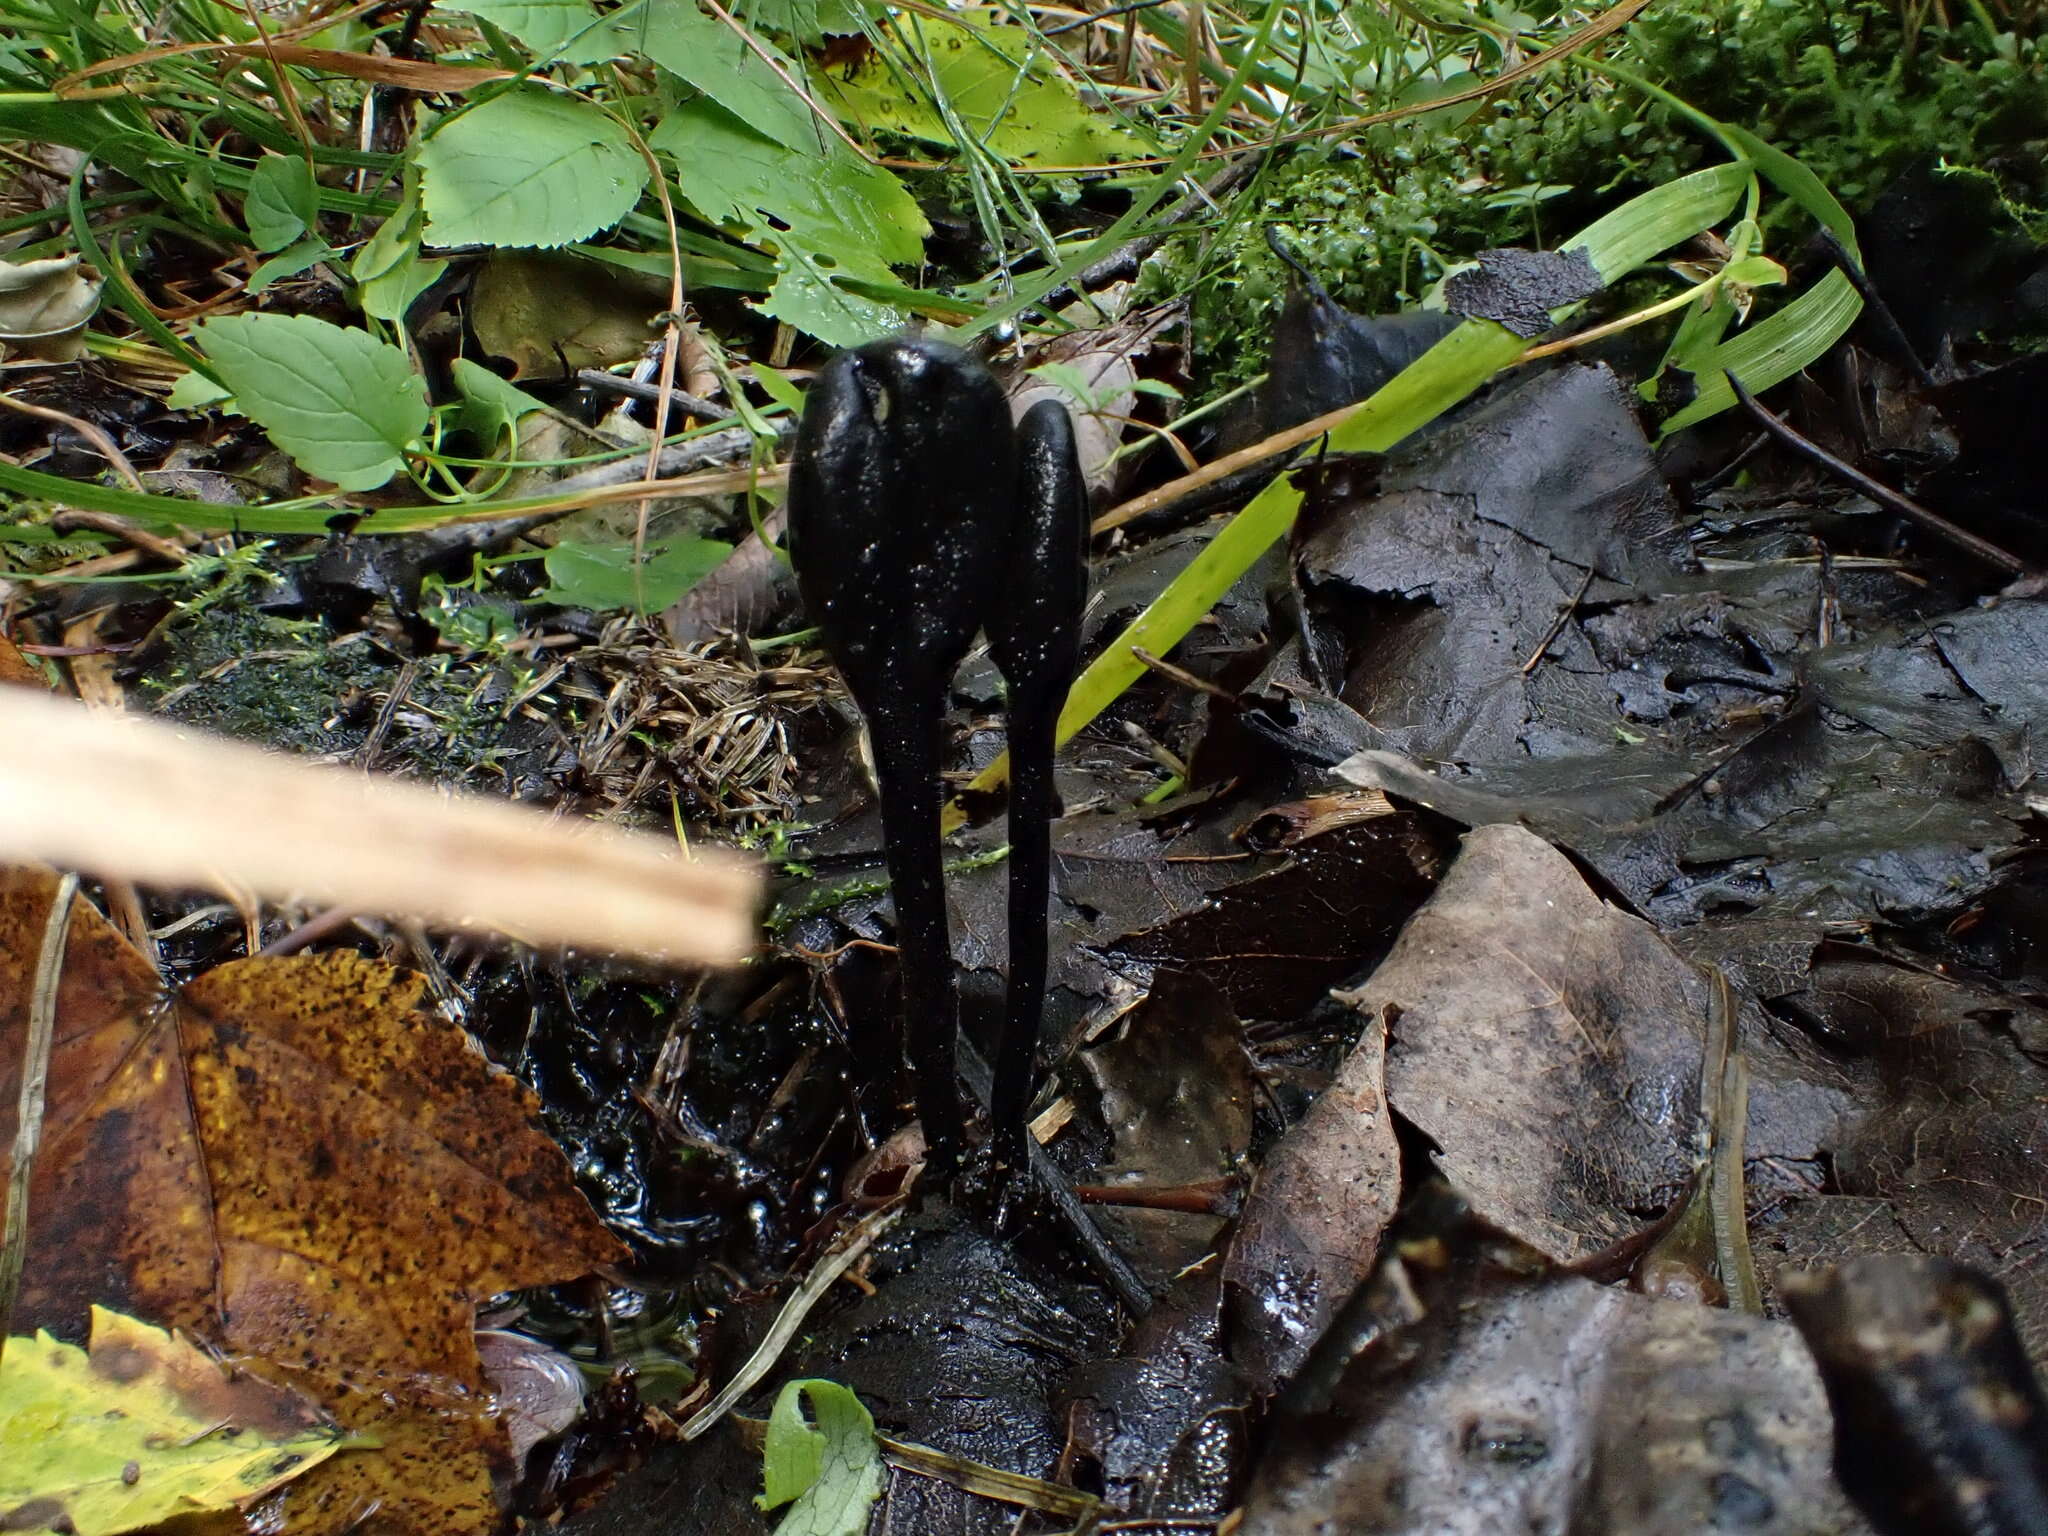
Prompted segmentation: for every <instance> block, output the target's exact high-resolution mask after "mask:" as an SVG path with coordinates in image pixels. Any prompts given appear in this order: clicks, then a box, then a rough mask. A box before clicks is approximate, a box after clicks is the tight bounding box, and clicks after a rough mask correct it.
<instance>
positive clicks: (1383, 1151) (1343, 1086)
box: [1223, 1016, 1401, 1394]
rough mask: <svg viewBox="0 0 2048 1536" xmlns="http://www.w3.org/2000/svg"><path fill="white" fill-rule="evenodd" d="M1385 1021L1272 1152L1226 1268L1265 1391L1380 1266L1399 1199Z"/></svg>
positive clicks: (1248, 1357)
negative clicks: (1385, 1237) (1388, 1094)
mask: <svg viewBox="0 0 2048 1536" xmlns="http://www.w3.org/2000/svg"><path fill="white" fill-rule="evenodd" d="M1386 1040H1387V1030H1386V1021H1385V1019H1384V1017H1382V1016H1373V1017H1368V1018H1367V1019H1366V1021H1365V1032H1364V1034H1363V1035H1362V1036H1361V1037H1360V1039H1359V1042H1358V1044H1357V1045H1356V1046H1354V1047H1353V1048H1352V1050H1351V1053H1350V1054H1349V1055H1348V1056H1346V1057H1345V1058H1344V1065H1343V1066H1342V1068H1340V1069H1339V1071H1338V1073H1337V1076H1336V1079H1335V1080H1334V1081H1333V1082H1332V1083H1331V1084H1330V1086H1329V1087H1327V1088H1325V1089H1324V1090H1323V1091H1322V1093H1321V1094H1320V1095H1318V1096H1317V1098H1316V1101H1315V1103H1314V1104H1312V1105H1311V1106H1310V1107H1309V1111H1308V1113H1307V1114H1306V1115H1305V1116H1303V1117H1302V1119H1301V1121H1300V1122H1299V1123H1298V1124H1296V1125H1295V1126H1294V1127H1293V1128H1292V1129H1291V1130H1289V1131H1288V1132H1287V1134H1286V1135H1285V1136H1283V1137H1281V1138H1280V1140H1279V1141H1278V1142H1276V1143H1274V1145H1273V1146H1272V1147H1271V1148H1270V1149H1269V1150H1268V1151H1267V1153H1266V1157H1265V1161H1264V1162H1262V1163H1261V1164H1260V1165H1259V1172H1258V1176H1257V1178H1256V1180H1255V1181H1254V1182H1253V1184H1252V1189H1251V1194H1250V1195H1249V1196H1248V1197H1247V1198H1246V1200H1245V1207H1244V1215H1243V1217H1242V1219H1241V1220H1240V1221H1239V1223H1238V1228H1237V1235H1236V1236H1235V1237H1234V1238H1233V1239H1232V1241H1231V1244H1230V1251H1229V1255H1228V1257H1227V1258H1226V1260H1225V1264H1224V1272H1223V1273H1224V1284H1225V1287H1226V1290H1225V1296H1226V1300H1227V1302H1228V1305H1229V1307H1230V1315H1231V1321H1232V1323H1233V1324H1234V1346H1235V1347H1234V1351H1233V1353H1234V1357H1235V1358H1236V1360H1237V1361H1238V1363H1239V1364H1240V1365H1241V1366H1242V1367H1243V1368H1244V1370H1245V1371H1246V1373H1247V1374H1248V1375H1249V1376H1250V1377H1251V1379H1252V1382H1253V1384H1254V1385H1256V1386H1257V1387H1258V1389H1259V1390H1260V1391H1261V1392H1265V1393H1269V1394H1270V1393H1272V1392H1275V1391H1277V1390H1279V1388H1280V1387H1281V1386H1282V1385H1284V1384H1285V1383H1286V1382H1287V1381H1288V1380H1289V1379H1290V1378H1292V1377H1293V1375H1294V1373H1295V1372H1296V1371H1297V1370H1299V1369H1300V1368H1301V1365H1302V1362H1303V1361H1304V1360H1306V1359H1307V1358H1308V1352H1309V1349H1310V1347H1311V1346H1312V1345H1313V1344H1314V1343H1315V1341H1316V1340H1317V1339H1318V1338H1319V1337H1321V1335H1322V1332H1323V1329H1324V1328H1325V1327H1326V1326H1327V1325H1328V1323H1329V1321H1330V1319H1331V1317H1332V1316H1334V1315H1335V1313H1336V1310H1337V1308H1338V1307H1340V1306H1342V1305H1343V1304H1344V1300H1345V1298H1346V1297H1347V1296H1349V1295H1350V1294H1351V1292H1352V1290H1353V1289H1354V1288H1356V1287H1357V1286H1358V1285H1359V1283H1360V1282H1362V1281H1363V1280H1364V1279H1365V1277H1366V1276H1367V1275H1369V1274H1371V1273H1372V1267H1373V1265H1374V1263H1376V1262H1377V1261H1378V1258H1379V1249H1380V1238H1381V1236H1382V1234H1384V1233H1385V1231H1386V1229H1387V1224H1388V1223H1389V1222H1390V1221H1392V1220H1393V1218H1394V1211H1395V1208H1396V1207H1397V1206H1398V1205H1399V1204H1400V1199H1401V1150H1400V1147H1399V1145H1398V1144H1397V1143H1396V1141H1395V1139H1394V1122H1393V1118H1392V1117H1391V1116H1390V1115H1389V1114H1388V1113H1387V1099H1386Z"/></svg>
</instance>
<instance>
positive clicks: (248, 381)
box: [198, 315, 427, 491]
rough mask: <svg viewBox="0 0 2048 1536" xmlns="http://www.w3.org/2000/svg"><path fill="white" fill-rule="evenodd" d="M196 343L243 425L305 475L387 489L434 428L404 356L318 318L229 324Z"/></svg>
mask: <svg viewBox="0 0 2048 1536" xmlns="http://www.w3.org/2000/svg"><path fill="white" fill-rule="evenodd" d="M198 341H199V345H200V346H201V348H202V349H204V351H205V353H206V355H207V358H208V359H209V360H210V361H211V362H212V364H213V366H214V370H215V372H217V373H218V374H219V375H220V378H221V382H222V383H223V384H225V385H227V387H228V388H229V389H230V390H232V391H233V392H234V396H235V403H236V405H237V406H239V407H240V409H241V412H242V414H243V415H244V416H247V417H248V418H249V419H250V420H251V421H253V422H255V423H256V424H257V425H258V426H260V427H262V428H263V430H264V431H265V432H268V433H269V434H270V440H271V441H272V442H274V443H276V444H277V446H278V447H280V448H282V449H283V450H284V451H285V452H286V453H288V454H290V455H291V456H292V458H293V460H294V461H295V462H296V463H297V464H298V466H299V467H300V468H301V469H303V470H305V471H306V473H307V474H309V475H314V476H317V477H318V478H320V479H322V480H332V481H333V482H334V483H335V484H336V485H338V486H339V487H341V489H343V490H345V491H367V490H371V489H373V488H374V487H376V486H380V485H382V484H383V483H384V482H385V481H387V480H389V479H390V478H391V477H392V476H393V475H394V474H396V473H397V472H398V471H399V469H400V468H402V467H403V466H404V463H405V450H406V448H407V447H408V446H409V445H410V444H411V443H412V442H413V440H414V439H415V438H417V437H418V436H419V435H420V433H421V432H422V431H424V430H425V429H426V425H427V395H426V390H425V389H424V388H423V387H422V386H421V383H420V378H419V375H417V374H416V373H414V372H413V371H412V364H411V362H410V361H409V360H408V359H407V357H406V355H405V354H404V353H403V352H401V351H399V349H398V348H396V347H394V346H391V345H389V344H388V343H385V342H381V341H378V340H377V339H376V338H375V337H373V336H371V335H369V334H368V333H366V332H363V331H354V330H344V329H342V327H340V326H338V325H329V324H328V323H327V322H326V321H325V320H315V319H314V318H312V317H311V316H310V315H229V316H227V317H225V318H223V319H218V320H208V321H207V322H206V323H205V324H203V325H201V326H200V327H199V330H198Z"/></svg>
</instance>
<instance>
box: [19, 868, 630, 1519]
mask: <svg viewBox="0 0 2048 1536" xmlns="http://www.w3.org/2000/svg"><path fill="white" fill-rule="evenodd" d="M54 885H55V880H54V877H53V876H51V875H49V874H48V873H46V872H41V871H36V870H24V869H17V870H12V871H8V872H6V873H5V874H4V875H0V1041H7V1042H10V1044H9V1045H8V1046H7V1048H6V1050H5V1055H4V1062H5V1075H4V1076H0V1140H4V1139H5V1138H6V1137H9V1136H11V1135H12V1126H13V1115H14V1105H15V1087H14V1076H15V1073H16V1071H17V1061H18V1056H19V1052H18V1048H17V1047H15V1046H13V1045H12V1044H11V1042H13V1041H16V1040H19V1039H20V1038H21V1034H22V1029H23V1021H24V1020H25V1018H26V1008H27V994H28V990H29V989H28V980H27V978H28V973H29V968H30V967H32V965H33V963H34V955H35V952H36V945H37V943H38V941H39V938H40V935H41V933H42V930H43V923H44V919H45V917H46V914H47V908H48V905H49V902H50V900H51V896H52V892H53V889H54ZM420 990H421V985H420V983H419V981H418V980H417V979H416V978H412V977H409V976H407V975H405V974H403V973H401V972H397V971H394V970H392V969H391V968H390V967H388V966H384V965H381V964H378V963H376V962H373V961H369V960H365V959H363V958H362V957H360V956H357V955H355V954H352V953H346V952H343V953H332V954H324V955H315V956H302V957H294V958H290V959H281V960H263V959H256V960H243V961H235V962H231V963H229V964H227V965H223V966H220V967H218V968H216V969H215V970H213V971H211V972H209V973H207V974H206V975H204V976H201V977H199V978H198V979H196V980H195V981H193V982H191V983H190V984H188V985H187V986H186V987H184V988H183V989H182V990H181V991H179V992H177V993H175V994H169V995H167V994H165V993H164V992H163V991H162V990H161V988H160V987H159V984H158V982H157V979H156V977H155V975H154V974H153V973H152V972H151V970H150V968H149V966H148V965H147V963H146V962H145V961H144V960H143V958H142V956H141V955H140V954H139V953H137V952H136V951H135V950H134V949H133V948H131V947H130V946H129V945H128V944H127V943H126V941H125V940H123V939H122V938H120V937H119V935H117V934H116V933H115V932H114V931H113V929H112V928H111V927H109V926H108V924H107V923H106V922H105V920H104V919H103V918H101V917H100V916H99V914H98V913H97V912H95V911H93V910H92V909H91V908H90V907H89V906H87V905H85V904H83V903H81V904H80V905H79V907H78V908H77V910H76V911H75V913H74V917H73V921H72V927H71V935H70V941H69V945H68V948H67V951H66V960H65V967H64V972H63V977H62V981H61V985H60V991H59V994H58V1002H57V1028H56V1042H55V1047H54V1052H53V1055H52V1059H51V1074H50V1095H49V1106H48V1113H47V1115H46V1118H45V1123H44V1128H43V1151H42V1156H41V1160H40V1162H39V1163H38V1165H37V1169H36V1180H35V1186H34V1188H33V1190H32V1192H31V1195H30V1201H29V1210H30V1223H31V1225H30V1241H29V1249H28V1256H27V1262H26V1268H25V1272H24V1275H23V1280H22V1293H21V1299H20V1302H19V1304H18V1306H17V1310H16V1314H15V1315H16V1320H17V1326H40V1327H47V1328H50V1329H52V1330H53V1331H58V1332H60V1333H62V1332H71V1331H75V1330H77V1329H78V1328H79V1326H80V1324H81V1323H82V1320H83V1317H84V1309H85V1308H86V1306H87V1305H88V1304H91V1303H101V1304H111V1305H115V1306H118V1307H120V1308H121V1309H122V1310H124V1311H129V1312H133V1313H135V1314H137V1315H139V1316H146V1317H149V1318H151V1319H153V1320H156V1321H159V1322H163V1323H168V1324H172V1325H175V1326H178V1327H182V1328H185V1329H187V1330H189V1331H191V1332H193V1333H194V1334H195V1335H197V1336H199V1337H201V1338H205V1339H208V1340H210V1341H212V1342H213V1343H215V1344H216V1345H218V1346H220V1347H221V1348H223V1349H226V1350H228V1351H231V1352H234V1353H238V1354H243V1355H247V1356H251V1357H255V1360H257V1361H262V1362H268V1363H269V1364H268V1365H264V1366H262V1367H261V1368H262V1369H264V1370H265V1371H266V1372H267V1371H270V1370H272V1369H273V1368H274V1369H275V1370H276V1371H277V1372H279V1373H281V1376H282V1379H285V1380H288V1381H290V1382H292V1383H294V1384H296V1385H298V1386H300V1387H302V1388H303V1389H304V1390H306V1391H307V1392H308V1393H309V1394H310V1395H312V1396H313V1397H315V1398H316V1400H318V1401H319V1402H321V1403H322V1405H323V1406H324V1407H326V1408H327V1409H328V1410H329V1411H330V1412H331V1413H332V1414H333V1415H334V1417H335V1418H336V1419H337V1420H339V1421H340V1422H341V1423H342V1424H343V1425H345V1426H346V1427H348V1428H350V1429H354V1430H357V1431H361V1432H365V1433H369V1434H373V1435H375V1437H376V1438H377V1439H378V1440H379V1441H380V1442H382V1445H383V1450H382V1451H381V1453H379V1454H375V1455H367V1454H366V1455H360V1456H350V1457H345V1458H341V1459H340V1460H338V1461H335V1462H331V1463H328V1464H327V1465H325V1466H323V1467H321V1468H320V1469H318V1470H317V1471H316V1472H315V1473H313V1474H312V1475H310V1476H309V1477H308V1478H306V1479H304V1480H303V1481H302V1482H300V1483H299V1484H297V1485H295V1486H294V1487H292V1488H291V1489H289V1490H287V1491H286V1493H285V1494H284V1495H283V1497H284V1500H285V1504H284V1510H285V1513H284V1515H283V1517H282V1518H283V1519H284V1521H285V1522H286V1524H285V1527H284V1528H286V1529H289V1530H291V1531H294V1532H328V1531H340V1530H342V1529H347V1528H351V1527H354V1526H356V1525H357V1523H358V1522H360V1521H362V1520H363V1519H365V1518H366V1517H367V1514H368V1512H369V1511H370V1510H371V1509H372V1507H373V1506H374V1507H375V1509H376V1519H375V1521H374V1522H373V1523H372V1525H371V1526H370V1527H365V1528H374V1529H377V1530H385V1531H392V1532H415V1531H416V1532H420V1533H423V1536H424V1533H434V1536H452V1533H458V1532H463V1531H482V1530H486V1529H489V1528H490V1527H491V1526H492V1525H493V1523H494V1522H495V1521H496V1519H497V1517H498V1511H497V1504H496V1499H495V1496H494V1493H493V1490H492V1473H493V1471H494V1470H495V1469H498V1468H501V1467H502V1463H503V1455H504V1445H505V1440H504V1430H503V1427H502V1426H501V1424H500V1423H499V1422H498V1419H497V1415H496V1411H495V1408H494V1407H493V1405H492V1402H491V1399H490V1397H489V1395H488V1393H487V1392H486V1390H485V1384H484V1379H483V1375H482V1371H481V1369H480V1367H479V1365H478V1361H477V1353H476V1347H475V1344H474V1342H473V1336H472V1328H473V1321H474V1308H475V1302H476V1301H477V1300H478V1299H479V1298H482V1297H486V1296H490V1295H492V1294H495V1293H497V1292H499V1291H503V1290H508V1289H511V1288H514V1287H518V1286H526V1285H538V1284H546V1283H550V1282H554V1281H560V1280H566V1279H570V1278H573V1277H575V1276H577V1275H581V1274H585V1273H588V1272H589V1271H590V1270H592V1269H593V1268H595V1267H597V1266H600V1265H603V1264H606V1263H611V1262H615V1261H617V1260H618V1259H620V1258H622V1257H623V1256H624V1250H623V1249H622V1248H621V1247H620V1246H619V1244H618V1243H617V1242H616V1241H615V1240H614V1239H612V1238H611V1237H610V1236H609V1235H608V1234H607V1233H605V1231H604V1230H603V1229H602V1228H601V1227H600V1226H599V1225H598V1224H597V1222H596V1219H595V1218H594V1217H593V1216H592V1215H591V1213H590V1209H589V1207H588V1205H586V1204H585V1203H584V1201H583V1198H582V1196H581V1195H579V1194H578V1193H577V1192H576V1190H575V1188H574V1186H573V1184H572V1183H571V1182H570V1179H569V1173H568V1169H567V1166H566V1165H565V1164H564V1163H563V1161H562V1157H561V1154H560V1152H559V1151H558V1150H557V1149H556V1147H555V1146H554V1144H553V1143H552V1142H551V1141H549V1140H548V1138H547V1137H546V1135H545V1134H544V1133H542V1132H541V1130H540V1129H539V1128H538V1125H537V1119H536V1117H537V1114H538V1105H537V1103H536V1102H535V1100H534V1099H533V1097H532V1095H531V1094H530V1093H528V1092H527V1091H526V1090H525V1089H524V1088H523V1087H521V1086H520V1085H519V1084H518V1083H517V1082H516V1081H515V1080H514V1079H512V1078H511V1077H509V1076H507V1075H505V1074H503V1073H500V1072H497V1071H495V1070H494V1069H493V1068H491V1067H490V1066H489V1064H488V1063H486V1062H485V1061H484V1060H483V1059H482V1058H481V1057H480V1056H479V1055H477V1054H476V1053H475V1052H474V1051H473V1050H471V1049H470V1047H469V1046H468V1045H467V1043H466V1042H465V1040H464V1038H463V1036H462V1035H461V1034H460V1032H459V1031H457V1030H455V1029H453V1028H452V1027H450V1026H448V1025H446V1024H443V1023H439V1022H437V1021H434V1020H431V1019H429V1018H427V1017H426V1016H424V1015H423V1014H420V1013H418V1012H416V1011H415V1005H416V1004H417V1002H418V999H419V996H420Z"/></svg>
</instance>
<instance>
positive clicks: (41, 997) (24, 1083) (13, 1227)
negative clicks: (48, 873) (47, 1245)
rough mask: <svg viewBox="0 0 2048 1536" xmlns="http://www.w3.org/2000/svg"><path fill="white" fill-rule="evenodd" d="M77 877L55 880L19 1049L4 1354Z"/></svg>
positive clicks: (0, 1274) (0, 1335) (0, 1255)
mask: <svg viewBox="0 0 2048 1536" xmlns="http://www.w3.org/2000/svg"><path fill="white" fill-rule="evenodd" d="M77 895H78V876H77V875H75V874H67V875H65V876H64V877H63V878H62V879H60V880H59V881H58V882H57V894H56V896H55V897H54V898H52V900H51V902H50V916H49V919H48V921H46V922H45V923H44V924H43V948H42V952H41V953H40V954H38V955H37V956H36V980H35V990H34V991H33V992H31V993H30V994H29V1002H28V1040H27V1042H26V1044H25V1045H24V1046H23V1048H22V1053H21V1097H20V1099H19V1100H18V1102H17V1104H16V1108H15V1120H14V1158H13V1161H12V1163H11V1164H10V1166H9V1167H8V1170H7V1221H6V1225H5V1231H4V1234H0V1354H4V1353H5V1351H6V1349H7V1329H8V1327H9V1324H10V1320H11V1319H12V1318H13V1316H14V1298H15V1296H16V1294H17V1293H18V1292H19V1291H20V1289H21V1264H22V1258H23V1255H24V1254H26V1253H27V1251H28V1188H29V1184H30V1182H31V1181H32V1180H33V1179H34V1177H35V1171H36V1152H37V1150H38V1149H39V1148H40V1147H41V1145H42V1140H43V1106H44V1103H45V1101H46V1099H47V1097H48V1092H49V1085H50V1042H51V1041H52V1040H53V1039H54V1038H55V1036H56V1032H57V979H58V977H59V976H60V975H61V974H62V972H63V969H64V941H65V939H66V938H68V937H69V936H70V933H71V903H72V900H73V898H75V897H76V896H77Z"/></svg>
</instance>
